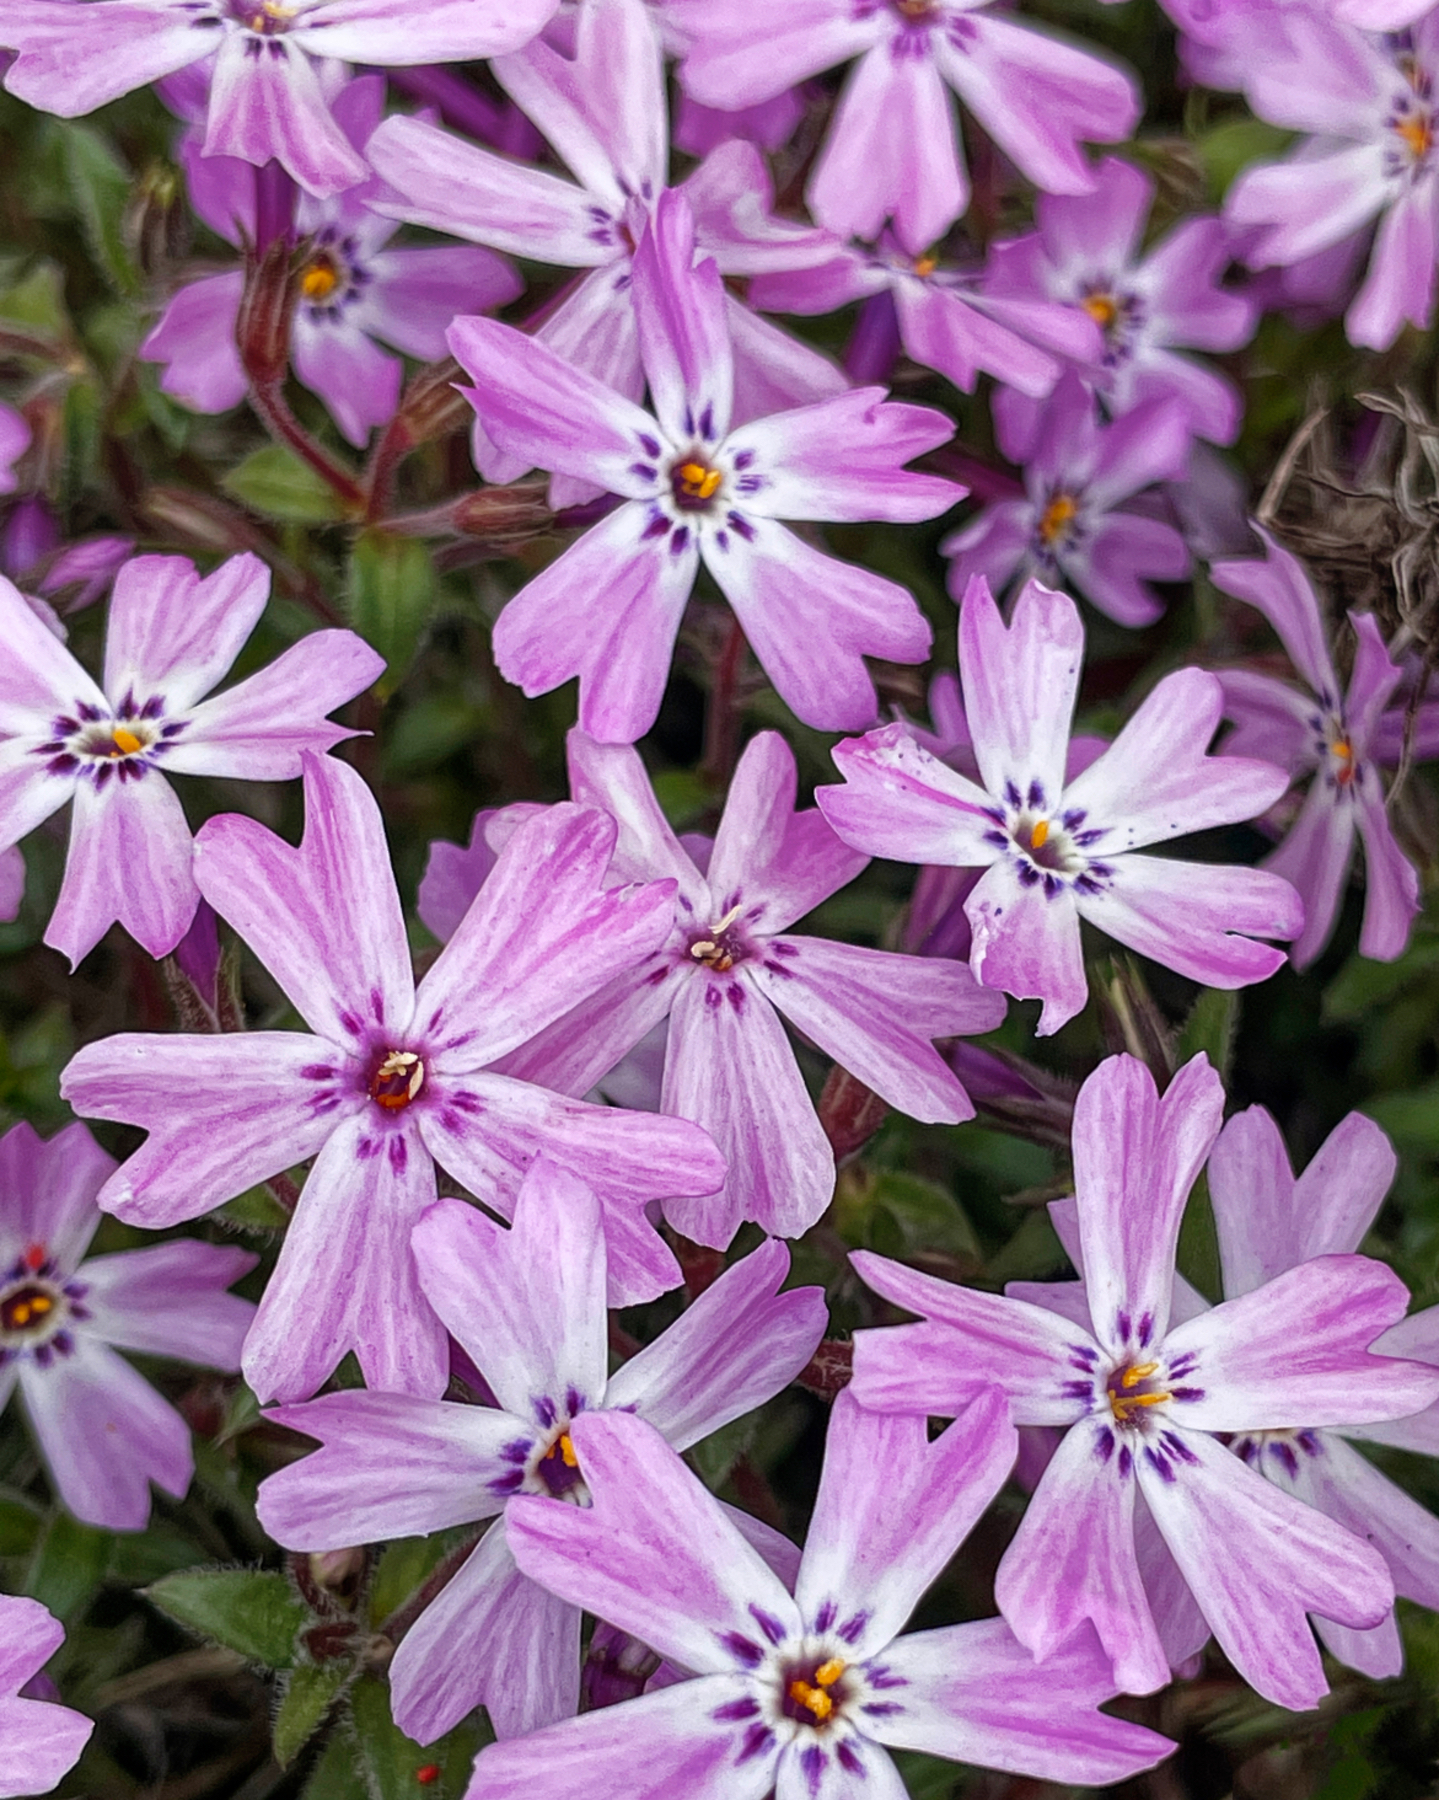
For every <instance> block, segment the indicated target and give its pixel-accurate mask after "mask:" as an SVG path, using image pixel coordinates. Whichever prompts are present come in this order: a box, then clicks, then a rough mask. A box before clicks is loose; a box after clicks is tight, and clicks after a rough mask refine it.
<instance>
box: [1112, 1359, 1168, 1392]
mask: <svg viewBox="0 0 1439 1800" xmlns="http://www.w3.org/2000/svg"><path fill="white" fill-rule="evenodd" d="M1158 1367H1159V1364H1158V1363H1157V1362H1147V1363H1136V1364H1135V1365H1134V1367H1133V1368H1131V1369H1126V1370H1125V1371H1124V1374H1123V1375H1122V1376H1121V1377H1120V1382H1121V1385H1122V1386H1124V1387H1127V1388H1133V1387H1138V1386H1139V1384H1140V1382H1141V1381H1147V1380H1148V1379H1149V1377H1150V1376H1151V1375H1152V1374H1153V1373H1154V1371H1155V1370H1156V1369H1157V1368H1158Z"/></svg>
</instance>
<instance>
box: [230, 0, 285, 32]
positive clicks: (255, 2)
mask: <svg viewBox="0 0 1439 1800" xmlns="http://www.w3.org/2000/svg"><path fill="white" fill-rule="evenodd" d="M297 10H298V8H296V7H293V6H280V5H277V4H276V0H230V16H231V18H233V19H235V20H236V21H237V22H238V23H239V24H241V25H243V26H244V27H245V29H246V30H247V31H253V32H256V33H257V34H258V35H259V36H260V37H276V36H278V34H279V33H280V32H282V31H288V30H289V28H290V24H291V22H292V21H293V19H294V17H295V14H296V12H297Z"/></svg>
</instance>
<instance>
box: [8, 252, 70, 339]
mask: <svg viewBox="0 0 1439 1800" xmlns="http://www.w3.org/2000/svg"><path fill="white" fill-rule="evenodd" d="M0 318H4V319H9V320H10V321H11V322H12V323H13V324H16V325H27V326H29V327H31V328H32V329H33V330H35V331H38V332H42V333H49V334H50V335H51V336H52V337H56V338H59V337H63V336H64V335H65V334H66V332H68V331H69V329H70V315H69V314H68V313H67V312H66V310H65V277H64V276H63V275H62V274H61V272H60V268H59V265H58V264H56V263H52V262H42V263H37V264H36V266H35V267H34V268H33V269H32V270H31V272H30V273H29V274H28V275H27V276H26V277H25V279H24V280H23V281H17V282H16V283H15V285H14V287H11V288H7V289H6V290H5V292H4V293H3V294H0Z"/></svg>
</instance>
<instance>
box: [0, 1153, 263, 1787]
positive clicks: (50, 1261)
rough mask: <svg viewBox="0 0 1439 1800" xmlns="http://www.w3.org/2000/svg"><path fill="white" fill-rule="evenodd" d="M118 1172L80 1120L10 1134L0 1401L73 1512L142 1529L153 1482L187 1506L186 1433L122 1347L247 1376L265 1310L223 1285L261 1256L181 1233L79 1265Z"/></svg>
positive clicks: (3, 1200) (4, 1172)
mask: <svg viewBox="0 0 1439 1800" xmlns="http://www.w3.org/2000/svg"><path fill="white" fill-rule="evenodd" d="M114 1170H115V1159H114V1158H113V1157H111V1156H107V1155H106V1153H105V1152H104V1151H103V1150H102V1149H101V1148H100V1146H99V1145H98V1144H97V1143H96V1142H95V1140H94V1138H92V1137H91V1135H90V1133H89V1132H88V1131H87V1130H86V1129H85V1127H84V1126H83V1125H68V1126H66V1128H65V1129H64V1130H63V1131H60V1132H57V1133H56V1135H55V1136H54V1137H53V1138H51V1139H49V1141H48V1142H47V1141H45V1140H43V1139H41V1138H39V1137H37V1136H36V1135H35V1133H34V1131H33V1130H32V1129H31V1128H30V1126H29V1125H24V1124H22V1125H16V1126H14V1127H13V1128H12V1129H11V1130H10V1131H8V1132H6V1134H5V1136H4V1137H3V1138H0V1406H3V1405H4V1403H5V1402H6V1401H7V1400H8V1399H9V1398H10V1397H11V1396H12V1395H13V1394H14V1392H15V1390H16V1388H17V1387H18V1388H19V1390H20V1396H21V1398H22V1400H23V1401H24V1403H25V1413H26V1417H27V1418H28V1419H29V1421H30V1425H31V1428H32V1429H33V1431H34V1433H35V1436H36V1437H37V1438H38V1439H39V1441H40V1449H41V1452H42V1453H43V1455H44V1457H45V1462H46V1465H47V1467H48V1468H49V1470H50V1474H51V1477H52V1479H53V1480H54V1482H55V1485H56V1487H57V1488H58V1489H59V1490H60V1497H61V1499H62V1500H63V1501H64V1503H65V1505H66V1506H67V1507H68V1508H69V1509H70V1511H71V1512H72V1513H74V1514H75V1516H76V1518H79V1519H84V1520H85V1521H86V1523H87V1524H90V1525H100V1526H104V1527H105V1528H107V1529H108V1530H110V1531H142V1530H143V1529H144V1527H145V1525H146V1522H147V1521H148V1519H149V1517H150V1482H152V1481H153V1482H155V1483H156V1484H157V1485H158V1486H159V1487H161V1488H163V1489H164V1490H165V1492H166V1493H167V1494H172V1495H173V1496H174V1497H175V1498H176V1499H177V1500H181V1499H183V1498H184V1496H185V1493H186V1490H187V1489H188V1488H189V1486H190V1477H191V1475H192V1474H193V1472H194V1466H195V1464H194V1457H193V1455H192V1453H191V1449H190V1428H189V1426H188V1425H187V1424H186V1423H185V1421H184V1419H182V1418H181V1416H180V1415H179V1413H178V1412H176V1411H175V1409H174V1407H173V1406H171V1405H169V1403H168V1402H167V1401H165V1400H162V1399H161V1398H160V1396H159V1395H158V1394H157V1393H156V1392H155V1390H154V1388H152V1387H151V1386H150V1384H149V1382H148V1381H146V1380H145V1379H144V1377H143V1376H141V1375H140V1374H138V1373H137V1372H136V1370H134V1369H133V1368H132V1367H131V1366H130V1364H129V1363H128V1362H126V1360H125V1359H124V1357H122V1356H118V1355H116V1351H117V1350H133V1351H138V1352H139V1353H140V1354H141V1355H144V1356H174V1357H179V1358H181V1359H182V1360H183V1361H185V1362H191V1363H201V1364H205V1365H208V1366H209V1367H211V1368H219V1369H226V1370H230V1369H237V1368H238V1367H239V1365H240V1345H241V1342H242V1341H243V1339H244V1336H245V1332H246V1331H247V1330H248V1328H249V1325H250V1321H251V1319H253V1317H254V1315H255V1309H254V1307H253V1306H252V1305H251V1304H250V1302H249V1301H248V1300H241V1299H238V1298H237V1297H236V1296H235V1295H233V1294H227V1293H226V1292H225V1289H226V1288H228V1287H229V1286H230V1285H231V1284H232V1283H233V1282H236V1281H238V1280H239V1279H240V1277H241V1276H242V1275H244V1274H246V1273H247V1272H248V1271H249V1270H250V1269H252V1268H253V1267H254V1266H255V1263H256V1261H257V1260H258V1259H257V1258H256V1257H254V1256H252V1255H251V1254H250V1253H249V1251H247V1250H238V1249H233V1248H228V1247H225V1246H222V1245H218V1244H201V1243H196V1242H194V1241H193V1240H191V1239H185V1238H179V1239H175V1240H173V1241H171V1242H170V1243H166V1244H157V1245H156V1246H155V1247H154V1249H152V1250H130V1251H126V1252H123V1253H122V1254H120V1255H118V1256H96V1257H92V1258H91V1259H90V1261H89V1262H84V1261H82V1258H83V1257H84V1255H85V1250H86V1247H87V1246H88V1244H89V1242H90V1239H91V1238H92V1237H93V1236H94V1233H95V1228H96V1226H97V1225H98V1224H99V1223H100V1208H99V1206H98V1205H97V1203H96V1200H97V1196H98V1194H99V1192H100V1189H101V1188H102V1187H103V1186H104V1184H105V1182H106V1180H107V1179H108V1178H109V1177H110V1176H111V1175H112V1174H113V1173H114ZM3 1733H4V1725H3V1712H0V1743H3ZM4 1791H5V1790H4V1786H3V1765H0V1793H3V1792H4Z"/></svg>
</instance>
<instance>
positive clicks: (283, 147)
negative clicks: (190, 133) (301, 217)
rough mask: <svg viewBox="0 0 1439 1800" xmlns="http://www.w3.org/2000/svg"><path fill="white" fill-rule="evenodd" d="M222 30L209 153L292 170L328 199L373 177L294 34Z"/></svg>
mask: <svg viewBox="0 0 1439 1800" xmlns="http://www.w3.org/2000/svg"><path fill="white" fill-rule="evenodd" d="M260 42H261V40H259V39H256V38H252V37H250V35H249V34H248V32H241V31H227V32H225V33H224V34H223V36H222V38H221V41H220V47H219V51H218V53H217V54H216V57H215V66H214V69H213V71H212V73H211V76H210V104H209V111H208V113H207V114H206V124H205V155H206V156H238V157H241V158H243V160H244V161H245V162H250V163H255V164H256V165H258V166H263V165H264V164H265V163H267V162H269V161H271V160H272V159H273V160H274V161H275V162H278V163H279V164H280V165H281V166H282V167H283V168H285V169H287V170H288V171H289V173H290V174H291V175H293V176H294V178H295V180H296V181H297V182H298V183H299V184H300V186H301V187H302V188H304V189H305V191H306V192H307V193H311V194H316V195H320V196H322V197H323V196H326V195H330V194H337V193H341V192H343V190H344V189H345V188H351V187H354V186H356V185H357V184H358V183H359V182H361V181H363V180H364V179H365V178H366V176H367V175H368V174H369V172H370V171H369V169H368V168H367V167H366V164H365V161H364V159H363V158H362V157H361V156H360V155H359V154H358V152H357V151H356V150H355V148H354V146H353V145H352V144H351V143H350V140H349V139H348V138H347V137H346V136H345V133H344V131H343V130H342V129H341V126H340V124H339V122H338V120H337V119H336V118H335V116H334V114H333V113H332V112H331V111H330V108H329V106H328V104H327V103H326V100H325V95H324V90H323V89H322V87H321V85H320V77H319V72H318V70H317V69H316V66H315V64H314V63H313V62H312V61H311V60H310V58H309V57H308V56H307V55H306V54H305V52H304V50H303V49H301V48H300V46H299V44H298V42H296V41H295V40H294V38H293V37H292V36H291V35H290V34H289V33H281V34H279V35H277V36H274V37H268V38H266V39H264V40H263V43H264V47H265V49H266V50H267V51H268V52H269V54H268V55H264V56H257V55H251V54H250V46H251V44H256V45H258V44H259V43H260Z"/></svg>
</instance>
